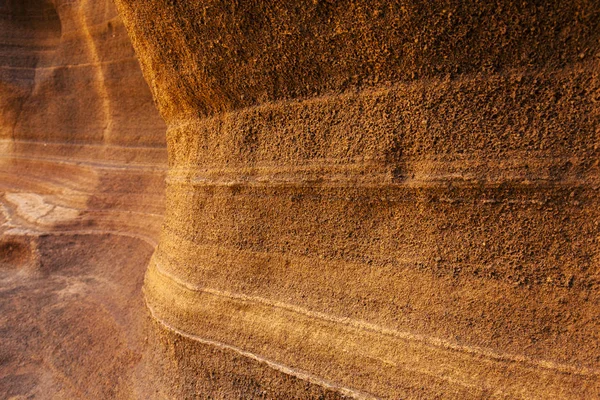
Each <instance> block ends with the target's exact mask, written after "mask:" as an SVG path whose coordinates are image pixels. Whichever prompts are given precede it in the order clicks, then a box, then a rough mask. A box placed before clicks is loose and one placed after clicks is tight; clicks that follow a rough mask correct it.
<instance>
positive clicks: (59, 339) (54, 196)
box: [0, 0, 167, 399]
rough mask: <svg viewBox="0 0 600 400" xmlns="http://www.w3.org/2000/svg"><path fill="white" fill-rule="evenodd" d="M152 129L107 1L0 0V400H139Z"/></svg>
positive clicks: (157, 137) (155, 166)
mask: <svg viewBox="0 0 600 400" xmlns="http://www.w3.org/2000/svg"><path fill="white" fill-rule="evenodd" d="M164 132H165V124H164V122H163V120H162V118H161V117H160V115H159V114H158V111H157V110H156V107H155V106H154V104H153V101H152V96H151V93H150V91H149V89H148V86H147V84H146V82H145V81H144V79H143V76H142V73H141V70H140V68H139V64H138V61H137V59H136V56H135V53H134V51H133V48H132V46H131V43H130V41H129V38H128V36H127V32H126V30H125V28H124V26H123V24H122V22H121V20H120V18H119V16H118V14H117V12H116V8H115V6H114V4H113V3H112V1H110V0H76V1H73V0H0V332H1V333H0V398H2V399H25V398H27V399H110V398H116V399H127V398H139V399H142V398H148V396H147V395H145V394H143V392H142V391H143V390H144V389H145V388H146V387H148V384H147V382H145V383H141V384H140V385H139V386H136V382H141V381H140V380H139V379H136V378H135V377H134V375H135V371H136V368H137V366H138V365H139V361H140V359H141V354H143V346H144V333H143V332H144V328H143V324H144V320H145V318H146V315H147V312H146V311H145V307H144V304H143V300H142V297H141V285H142V281H143V274H144V271H145V269H146V267H147V264H148V260H149V257H150V255H151V254H152V251H153V249H154V247H155V246H156V242H157V241H158V235H159V232H160V226H161V221H162V215H163V213H164V211H163V210H164V190H165V189H164V178H165V173H166V164H167V153H166V148H165V147H166V146H165V144H166V141H165V134H164Z"/></svg>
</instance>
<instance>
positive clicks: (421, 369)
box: [117, 0, 600, 399]
mask: <svg viewBox="0 0 600 400" xmlns="http://www.w3.org/2000/svg"><path fill="white" fill-rule="evenodd" d="M117 4H118V7H119V11H120V13H121V15H122V16H123V18H124V21H125V24H126V26H127V27H128V29H129V32H130V35H131V37H132V40H133V43H134V47H135V48H136V51H137V54H138V55H139V57H140V62H141V65H142V69H143V71H144V75H145V77H146V79H147V81H148V83H149V85H150V87H151V90H152V92H153V95H154V97H155V99H156V102H157V104H158V105H159V109H160V111H161V114H162V115H163V117H164V118H165V120H166V121H167V124H168V132H167V143H168V150H169V172H168V176H167V189H166V193H167V194H166V203H165V220H164V225H163V230H162V235H161V238H160V242H159V245H158V248H157V251H156V252H155V254H154V256H153V259H152V261H151V263H150V267H149V270H148V273H147V275H146V281H145V286H144V287H145V295H146V301H147V305H148V307H149V308H150V310H151V313H152V315H153V317H154V318H155V319H156V320H157V330H158V332H163V333H160V334H159V336H160V337H163V338H166V339H164V341H163V342H161V343H162V345H161V346H164V347H165V348H167V349H170V350H169V351H167V350H165V351H163V352H162V353H161V354H162V357H163V359H164V358H165V357H166V358H167V359H170V361H168V362H170V363H171V364H169V365H170V367H168V368H165V369H163V370H162V371H163V372H162V374H163V376H164V379H165V380H166V381H167V382H176V384H173V389H172V390H173V393H176V396H180V397H182V396H183V397H186V396H194V395H200V394H205V393H206V391H210V392H214V393H217V394H220V395H224V396H233V395H234V394H233V393H237V392H235V389H234V388H231V387H230V386H227V385H225V386H224V387H228V388H229V389H227V390H229V391H227V390H224V391H221V392H219V391H218V390H216V389H215V388H214V387H212V389H207V388H211V386H210V382H211V379H212V378H210V377H212V376H213V374H219V368H220V367H218V366H215V365H214V364H211V363H208V362H207V363H205V362H204V361H202V358H198V357H196V356H195V354H205V351H206V350H205V348H206V347H207V346H208V347H210V346H212V347H214V348H215V349H218V350H215V353H214V354H215V356H214V357H216V358H222V359H223V362H222V364H219V365H223V368H224V369H227V368H228V367H226V366H225V365H228V364H227V362H226V361H225V360H226V359H227V357H228V356H224V355H222V353H220V352H221V351H223V352H230V353H233V354H237V356H241V357H245V358H246V359H248V360H254V361H255V362H257V363H259V364H261V365H262V366H261V367H260V368H259V367H257V368H256V369H255V370H254V372H252V371H247V370H244V372H243V375H244V376H245V377H246V378H245V379H251V380H253V381H255V382H256V386H257V387H258V388H261V390H264V393H266V394H265V396H267V397H268V396H269V393H271V394H272V393H273V392H269V390H268V388H269V383H268V380H267V381H266V382H265V378H264V375H263V374H264V372H263V371H264V370H263V369H262V368H265V367H270V368H271V369H273V370H275V371H279V372H280V373H285V374H290V375H292V376H295V377H297V378H298V379H303V380H306V381H308V382H311V383H313V384H314V385H316V386H321V387H323V388H324V389H325V390H333V391H337V392H338V393H339V394H340V395H344V396H351V397H357V398H363V397H366V398H369V397H385V398H419V397H426V398H433V397H450V398H484V397H485V398H488V397H489V398H540V399H542V398H588V397H590V396H593V393H596V392H597V390H598V388H599V387H598V385H599V373H600V370H599V369H598V368H599V365H598V349H597V346H596V344H595V343H597V341H598V332H599V329H598V328H599V327H598V322H597V318H596V317H595V316H596V314H597V312H598V307H599V304H598V301H599V298H598V294H597V292H598V291H597V289H598V275H597V274H598V261H599V259H598V232H599V231H598V224H599V223H600V220H599V215H598V211H597V210H598V190H599V189H600V182H599V175H598V172H599V171H598V162H597V160H596V159H597V158H598V151H599V148H598V146H599V139H600V138H599V137H598V135H599V133H600V129H599V128H598V127H599V126H600V125H599V122H600V121H599V117H600V113H599V108H598V107H599V106H598V104H599V103H598V93H600V80H599V75H598V74H599V69H598V54H599V53H598V51H599V50H600V49H599V48H598V32H599V31H598V29H597V27H598V23H599V20H598V14H597V12H595V10H597V8H598V6H599V5H598V4H597V2H594V1H590V2H577V3H569V4H566V3H564V2H563V3H560V2H550V3H545V4H544V5H536V4H534V3H527V2H526V3H519V4H518V5H517V4H514V3H510V2H500V3H494V4H493V5H491V4H487V3H484V2H477V1H470V2H452V1H447V2H435V3H434V2H430V3H419V2H361V1H348V2H338V3H330V2H321V1H315V2H311V3H303V4H299V3H297V2H287V1H273V2H268V3H264V2H245V3H244V4H237V3H236V4H234V3H228V2H221V1H213V2H207V3H202V4H192V3H186V4H174V3H171V2H165V1H162V0H153V1H139V0H119V1H117ZM164 332H170V333H164ZM178 337H179V338H181V339H180V340H181V341H183V343H185V345H181V347H180V348H179V350H178V345H177V344H172V343H170V341H177V340H178V339H176V338H178ZM193 343H196V345H195V346H194V345H193ZM159 347H160V346H159ZM181 349H185V351H183V350H181ZM187 354H190V358H189V359H188V358H187ZM217 354H220V355H217ZM157 357H159V358H160V356H157ZM192 360H194V361H192ZM165 362H167V361H165ZM221 372H222V371H221ZM248 377H250V378H248ZM233 379H238V378H233ZM239 379H241V378H239ZM242 380H243V379H242ZM194 382H195V383H194ZM233 382H235V380H233ZM277 391H278V392H277V393H278V394H276V395H273V396H274V397H281V396H284V397H285V396H286V395H287V396H294V395H295V393H297V392H296V389H294V387H293V384H290V386H289V388H288V389H286V388H285V387H281V386H278V387H277ZM261 393H262V392H261Z"/></svg>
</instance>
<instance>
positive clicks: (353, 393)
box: [144, 296, 377, 400]
mask: <svg viewBox="0 0 600 400" xmlns="http://www.w3.org/2000/svg"><path fill="white" fill-rule="evenodd" d="M144 301H145V303H146V307H147V308H148V311H149V312H150V315H151V316H152V318H153V319H154V320H155V321H156V322H158V323H159V324H161V325H162V326H163V327H164V328H166V329H168V330H169V331H171V332H173V333H176V334H178V335H180V336H183V337H185V338H187V339H191V340H193V341H195V342H199V343H202V344H205V345H209V346H213V347H217V348H219V349H223V350H229V351H233V352H235V353H237V354H239V355H241V356H243V357H246V358H249V359H252V360H255V361H258V362H260V363H264V364H267V365H268V366H269V367H271V368H273V369H275V370H277V371H280V372H283V373H284V374H287V375H291V376H294V377H296V378H299V379H302V380H305V381H308V382H310V383H313V384H316V385H319V386H321V387H324V388H326V389H330V390H335V391H337V392H339V393H341V394H344V395H346V396H350V397H352V398H355V399H361V400H362V399H365V400H367V399H377V397H375V396H374V395H372V394H369V393H365V392H362V391H359V390H356V389H352V388H348V387H345V386H341V385H339V384H336V383H334V382H331V381H328V380H326V379H322V378H319V377H318V376H316V375H313V374H311V373H308V372H306V371H302V370H299V369H295V368H292V367H289V366H287V365H284V364H281V363H278V362H276V361H273V360H270V359H268V358H265V357H261V356H260V355H257V354H254V353H251V352H249V351H246V350H244V349H241V348H239V347H236V346H232V345H229V344H225V343H221V342H218V341H215V340H209V339H205V338H203V337H200V336H198V335H193V334H190V333H187V332H184V331H182V330H180V329H177V328H175V327H174V326H172V325H170V324H169V323H168V322H166V321H165V320H163V319H161V318H160V317H159V316H158V315H157V313H156V311H155V310H154V308H152V306H151V305H150V304H149V303H148V299H147V298H146V297H145V296H144Z"/></svg>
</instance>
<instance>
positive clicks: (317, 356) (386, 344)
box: [145, 257, 599, 399]
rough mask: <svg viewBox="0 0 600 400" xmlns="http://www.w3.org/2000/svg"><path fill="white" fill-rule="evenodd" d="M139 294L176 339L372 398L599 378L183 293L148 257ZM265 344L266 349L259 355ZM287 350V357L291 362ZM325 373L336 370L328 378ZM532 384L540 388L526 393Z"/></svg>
mask: <svg viewBox="0 0 600 400" xmlns="http://www.w3.org/2000/svg"><path fill="white" fill-rule="evenodd" d="M145 288H146V289H145V296H146V301H147V303H148V304H149V306H150V307H152V308H153V313H154V316H155V317H156V318H158V319H160V320H161V321H163V322H164V323H165V324H167V325H169V326H171V327H173V328H174V329H176V330H177V331H181V332H183V333H185V334H187V335H191V336H198V333H197V332H195V331H194V330H195V329H198V330H202V332H203V335H205V337H210V339H205V340H209V341H215V342H219V343H223V342H225V343H232V344H233V343H237V344H236V346H241V347H243V348H244V349H245V350H243V351H249V352H251V353H257V352H260V353H262V354H263V356H264V357H265V358H269V359H277V360H278V361H277V363H280V364H292V365H294V368H296V367H298V368H299V369H301V370H303V371H311V373H313V374H315V375H318V376H322V377H324V379H325V380H327V381H335V382H341V384H342V385H348V384H349V383H350V382H353V383H354V385H358V386H355V387H358V388H359V389H360V390H364V391H366V392H373V393H375V394H376V395H378V396H379V395H382V396H387V395H389V394H390V392H391V393H396V392H394V390H396V389H397V387H398V385H402V384H405V383H406V382H410V381H411V376H414V374H417V375H419V376H421V378H419V380H420V381H421V382H423V379H425V380H426V381H430V385H434V384H433V383H432V382H438V384H439V382H442V381H443V382H446V383H445V384H446V385H448V384H450V385H451V387H452V386H454V387H455V389H457V390H463V391H464V390H467V391H468V392H472V391H473V390H475V391H476V392H479V393H480V394H488V395H489V394H490V393H491V394H492V396H491V397H498V396H500V397H502V396H517V397H526V398H540V399H541V398H563V397H565V396H566V398H570V397H572V396H573V395H574V396H575V397H578V396H579V395H581V394H585V393H591V391H593V390H594V388H595V386H594V385H595V382H597V381H598V375H599V371H598V370H597V369H594V368H585V367H576V366H573V365H566V364H561V363H557V362H553V361H550V360H535V359H531V358H529V357H525V356H521V355H514V354H505V353H498V352H494V351H492V350H488V349H482V348H478V347H474V346H465V345H458V344H455V343H451V342H449V341H446V340H444V339H440V338H435V337H428V336H424V335H417V334H412V333H410V332H399V331H395V330H392V329H387V328H385V327H381V326H377V325H374V324H370V323H368V322H364V321H357V320H353V319H349V318H340V317H336V316H331V315H327V314H323V313H319V312H313V311H311V310H307V309H304V308H302V307H298V306H294V305H290V304H286V303H282V302H277V301H271V300H268V299H264V298H260V297H254V296H245V295H243V294H234V293H228V292H223V291H219V290H214V289H210V288H202V287H199V286H195V285H189V284H187V283H186V282H182V281H181V280H179V279H177V277H174V276H172V275H170V274H169V273H168V272H165V271H163V270H162V269H161V267H160V266H159V265H158V264H157V263H156V257H155V258H154V259H153V261H152V262H151V265H150V268H149V271H148V274H147V276H146V284H145ZM167 304H168V306H167ZM163 307H166V308H165V309H164V310H161V308H163ZM190 318H191V319H190ZM171 319H173V320H171ZM271 331H272V332H271ZM271 336H272V337H271ZM241 343H243V345H241ZM260 343H262V344H260ZM265 343H270V344H271V345H270V346H269V347H268V348H267V347H264V346H265ZM257 346H258V347H257ZM288 348H289V349H292V348H293V349H294V352H293V354H291V353H290V352H289V351H288V350H286V349H288ZM290 351H292V350H290ZM305 354H310V357H309V358H306V356H304V355H305ZM261 357H262V356H261ZM290 357H291V358H290ZM331 365H336V366H337V367H336V368H337V369H336V370H335V371H331V369H330V366H331ZM355 370H361V371H364V372H363V377H362V378H361V379H358V378H356V380H355V379H350V378H351V377H352V376H353V374H354V372H352V371H355ZM368 371H372V372H371V375H370V374H369V372H368ZM373 371H377V376H378V379H379V378H382V377H383V381H382V380H381V379H379V384H376V385H375V386H373V384H374V383H373V382H372V381H371V380H372V379H375V375H372V374H373V373H374V372H373ZM532 380H535V381H537V382H539V383H540V385H537V386H532V385H530V382H531V381H532ZM382 382H384V383H382ZM458 387H460V389H459V388H458ZM567 393H571V394H569V395H568V396H567ZM396 394H397V393H396Z"/></svg>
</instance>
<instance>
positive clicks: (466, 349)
mask: <svg viewBox="0 0 600 400" xmlns="http://www.w3.org/2000/svg"><path fill="white" fill-rule="evenodd" d="M152 264H153V266H154V268H155V269H156V271H157V272H158V273H160V274H162V275H164V276H165V277H167V278H169V279H171V280H173V281H174V282H175V283H177V284H178V285H180V286H182V287H185V288H186V289H188V290H191V291H194V292H204V293H208V294H211V295H215V296H220V297H225V298H230V299H235V300H241V301H245V302H254V303H259V304H263V305H266V306H270V307H276V308H281V309H284V310H288V311H292V312H294V313H298V314H302V315H305V316H308V317H310V318H315V319H322V320H325V321H329V322H334V323H338V324H344V325H348V326H351V327H353V328H356V329H362V330H367V331H372V332H375V333H380V334H382V335H387V336H393V337H396V338H399V339H403V340H408V341H415V342H421V343H425V344H428V345H431V346H435V347H439V348H441V349H445V350H452V351H458V352H462V353H467V354H472V355H475V356H479V357H486V358H489V359H493V360H497V361H502V362H514V363H522V364H527V365H529V366H531V367H534V368H544V369H548V370H554V371H558V372H561V373H567V374H577V375H583V376H599V375H600V370H598V369H596V368H586V367H583V368H582V367H575V366H572V365H568V364H562V363H556V362H553V361H550V360H535V359H532V358H529V357H526V356H520V355H513V354H507V353H497V352H494V351H492V350H488V349H484V348H480V347H475V346H464V345H459V344H455V343H452V342H449V341H447V340H444V339H440V338H436V337H431V336H425V335H419V334H414V333H410V332H400V331H397V330H393V329H389V328H385V327H381V326H378V325H375V324H371V323H368V322H365V321H358V320H353V319H350V318H340V317H336V316H333V315H329V314H325V313H321V312H315V311H311V310H309V309H305V308H302V307H298V306H294V305H292V304H287V303H283V302H279V301H273V300H269V299H265V298H261V297H257V296H246V295H244V294H241V293H229V292H225V291H220V290H216V289H211V288H205V287H200V286H197V285H192V284H189V283H187V282H185V281H183V280H181V279H180V278H178V277H177V276H175V275H173V274H170V273H169V272H167V271H166V270H165V269H164V268H162V267H161V266H160V264H159V263H158V261H157V260H156V257H154V259H153V260H152Z"/></svg>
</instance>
